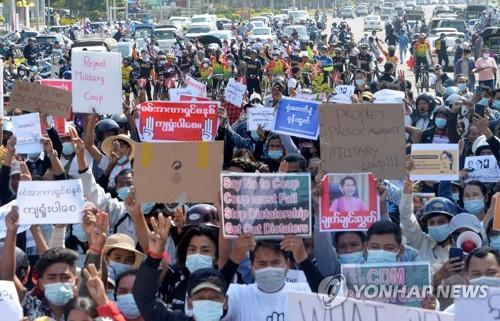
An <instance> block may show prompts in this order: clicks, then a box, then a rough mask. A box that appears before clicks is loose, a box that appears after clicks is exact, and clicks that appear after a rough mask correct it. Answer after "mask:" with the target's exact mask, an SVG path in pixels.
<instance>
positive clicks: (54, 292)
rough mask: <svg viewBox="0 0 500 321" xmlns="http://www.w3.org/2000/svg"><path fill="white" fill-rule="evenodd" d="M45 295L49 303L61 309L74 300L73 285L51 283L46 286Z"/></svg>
mask: <svg viewBox="0 0 500 321" xmlns="http://www.w3.org/2000/svg"><path fill="white" fill-rule="evenodd" d="M43 294H44V295H45V298H46V299H47V301H49V302H50V303H52V304H53V305H55V306H57V307H61V306H63V305H65V304H66V303H68V302H69V300H71V299H73V284H72V283H51V284H46V285H45V286H44V290H43Z"/></svg>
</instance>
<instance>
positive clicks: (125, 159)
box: [116, 155, 128, 165]
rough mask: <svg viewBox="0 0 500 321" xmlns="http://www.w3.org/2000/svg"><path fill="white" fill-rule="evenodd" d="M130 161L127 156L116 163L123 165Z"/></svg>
mask: <svg viewBox="0 0 500 321" xmlns="http://www.w3.org/2000/svg"><path fill="white" fill-rule="evenodd" d="M127 161H128V156H127V155H122V157H120V158H119V159H118V160H117V161H116V163H117V164H120V165H123V164H125V163H126V162H127Z"/></svg>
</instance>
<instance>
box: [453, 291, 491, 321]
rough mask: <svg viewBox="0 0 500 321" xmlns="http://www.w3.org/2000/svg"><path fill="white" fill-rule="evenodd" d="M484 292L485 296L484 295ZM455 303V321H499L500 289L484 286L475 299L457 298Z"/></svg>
mask: <svg viewBox="0 0 500 321" xmlns="http://www.w3.org/2000/svg"><path fill="white" fill-rule="evenodd" d="M482 292H484V294H483V293H482ZM454 303H455V321H471V320H481V321H497V320H498V319H500V318H499V316H500V288H499V287H496V286H489V287H487V286H484V289H483V291H481V293H479V291H478V295H476V296H475V297H470V296H468V297H465V296H457V297H455V300H454Z"/></svg>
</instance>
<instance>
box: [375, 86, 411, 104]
mask: <svg viewBox="0 0 500 321" xmlns="http://www.w3.org/2000/svg"><path fill="white" fill-rule="evenodd" d="M373 97H374V98H375V103H376V104H386V103H388V104H401V103H402V102H403V99H404V98H405V93H404V92H402V91H398V90H391V89H382V90H379V91H377V92H376V93H375V94H373Z"/></svg>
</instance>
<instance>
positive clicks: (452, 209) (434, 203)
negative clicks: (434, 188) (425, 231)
mask: <svg viewBox="0 0 500 321" xmlns="http://www.w3.org/2000/svg"><path fill="white" fill-rule="evenodd" d="M436 215H446V216H448V217H449V218H450V220H451V219H452V218H453V217H454V216H455V215H457V207H456V206H455V204H453V202H452V201H450V200H449V199H447V198H444V197H435V198H433V199H431V200H429V201H428V202H427V203H425V205H424V210H423V214H422V217H420V221H421V222H422V223H424V224H425V223H427V220H428V219H429V218H431V217H433V216H436Z"/></svg>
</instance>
